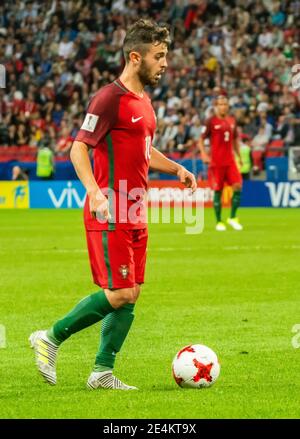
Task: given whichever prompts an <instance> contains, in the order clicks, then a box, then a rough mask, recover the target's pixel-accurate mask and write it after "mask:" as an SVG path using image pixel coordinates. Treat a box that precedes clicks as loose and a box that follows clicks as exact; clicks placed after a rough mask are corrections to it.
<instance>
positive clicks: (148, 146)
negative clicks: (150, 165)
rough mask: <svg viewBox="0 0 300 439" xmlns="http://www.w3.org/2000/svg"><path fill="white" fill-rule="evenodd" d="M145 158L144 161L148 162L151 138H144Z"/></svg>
mask: <svg viewBox="0 0 300 439" xmlns="http://www.w3.org/2000/svg"><path fill="white" fill-rule="evenodd" d="M145 144H146V146H145V156H146V160H150V157H151V136H146V137H145Z"/></svg>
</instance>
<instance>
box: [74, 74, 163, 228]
mask: <svg viewBox="0 0 300 439" xmlns="http://www.w3.org/2000/svg"><path fill="white" fill-rule="evenodd" d="M155 127H156V117H155V114H154V110H153V108H152V105H151V101H150V98H149V97H148V96H147V94H146V93H144V95H143V97H139V96H138V95H136V94H134V93H132V92H130V91H129V90H128V89H126V87H125V86H124V85H123V84H122V83H121V82H120V80H116V81H114V82H113V83H111V84H109V85H106V86H105V87H103V88H102V89H100V90H99V91H98V92H97V93H96V94H95V95H94V96H93V98H92V100H91V102H90V104H89V107H88V110H87V114H86V117H85V120H84V122H83V124H82V126H81V129H80V130H79V132H78V134H77V136H76V139H75V140H77V141H80V142H84V143H85V144H87V145H89V146H91V147H92V148H94V175H95V179H96V181H97V184H98V186H99V187H100V189H101V190H102V191H103V192H104V194H105V195H108V199H109V206H110V207H109V209H110V214H111V216H112V218H111V220H110V221H109V223H107V222H103V221H100V222H99V220H97V219H94V218H93V217H92V216H91V214H90V212H89V200H88V197H87V200H86V203H85V208H84V219H85V225H86V228H87V229H88V230H107V229H108V230H114V229H116V228H117V229H120V228H123V229H138V228H144V227H145V222H146V220H145V214H146V212H145V209H144V203H142V202H141V201H142V200H143V199H144V197H145V194H146V190H147V176H148V170H149V161H150V154H151V145H152V140H153V137H154V133H155ZM137 200H140V203H137Z"/></svg>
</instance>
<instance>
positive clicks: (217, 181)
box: [208, 163, 242, 191]
mask: <svg viewBox="0 0 300 439" xmlns="http://www.w3.org/2000/svg"><path fill="white" fill-rule="evenodd" d="M208 182H209V185H210V186H211V188H212V189H213V190H214V191H221V190H222V189H223V188H224V186H225V184H227V185H228V186H233V185H234V184H242V176H241V174H240V172H239V170H238V168H237V166H236V164H235V163H232V164H231V165H229V166H210V167H209V169H208Z"/></svg>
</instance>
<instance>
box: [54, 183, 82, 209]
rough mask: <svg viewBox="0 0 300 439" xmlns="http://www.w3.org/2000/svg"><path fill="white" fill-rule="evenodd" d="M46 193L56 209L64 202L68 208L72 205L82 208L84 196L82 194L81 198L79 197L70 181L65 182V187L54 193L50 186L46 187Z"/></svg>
mask: <svg viewBox="0 0 300 439" xmlns="http://www.w3.org/2000/svg"><path fill="white" fill-rule="evenodd" d="M48 194H49V197H50V199H51V201H52V203H53V206H54V207H55V208H56V209H59V208H61V207H62V206H63V205H64V204H65V203H66V207H67V208H68V209H70V208H73V207H79V208H83V206H84V202H85V197H86V195H84V196H83V198H80V196H79V195H78V192H77V190H76V189H75V188H74V187H73V186H72V183H71V182H70V181H69V182H68V183H67V187H66V188H65V189H63V190H62V191H60V192H59V193H55V192H54V190H53V189H52V188H48Z"/></svg>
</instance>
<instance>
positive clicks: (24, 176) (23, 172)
mask: <svg viewBox="0 0 300 439" xmlns="http://www.w3.org/2000/svg"><path fill="white" fill-rule="evenodd" d="M11 179H12V180H13V181H19V180H20V181H22V180H28V179H29V177H28V170H27V169H22V168H21V167H20V166H14V167H13V168H12V177H11Z"/></svg>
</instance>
